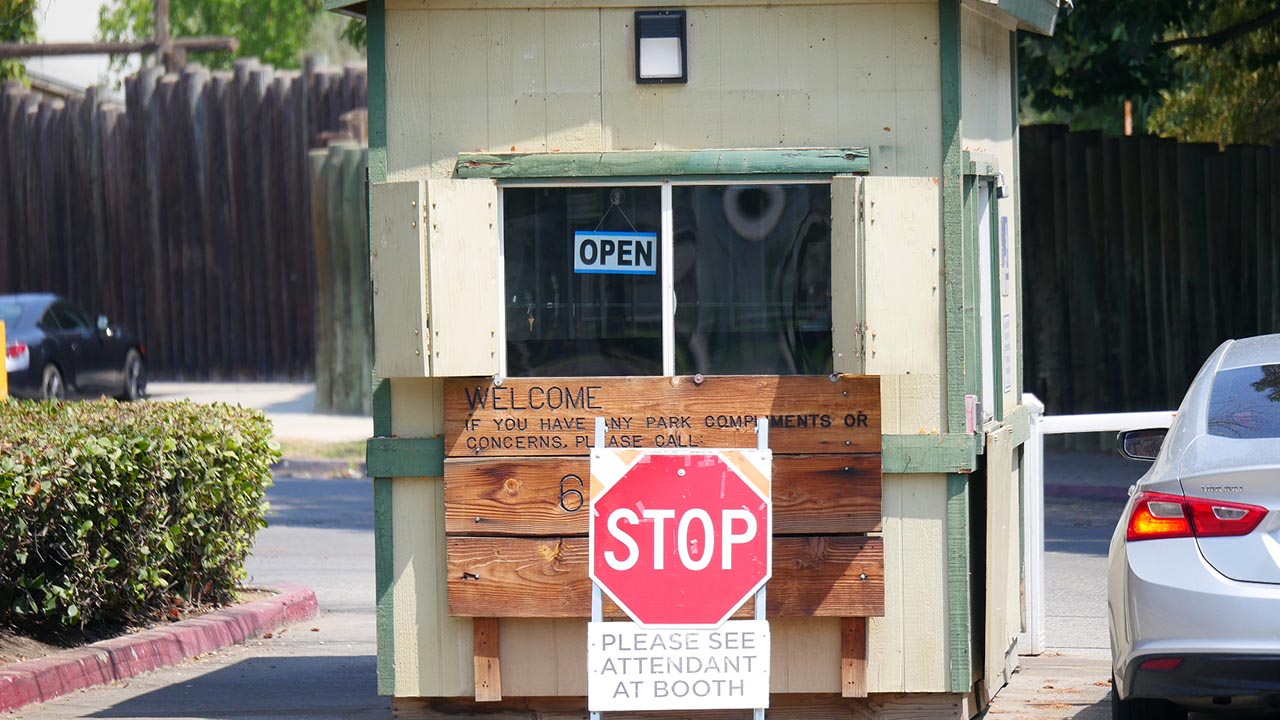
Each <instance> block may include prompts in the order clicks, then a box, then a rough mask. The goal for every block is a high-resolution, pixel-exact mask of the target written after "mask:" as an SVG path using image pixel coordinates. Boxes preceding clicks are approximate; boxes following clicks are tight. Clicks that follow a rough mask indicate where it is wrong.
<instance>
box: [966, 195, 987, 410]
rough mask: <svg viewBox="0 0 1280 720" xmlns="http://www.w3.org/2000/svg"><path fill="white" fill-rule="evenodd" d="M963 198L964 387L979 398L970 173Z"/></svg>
mask: <svg viewBox="0 0 1280 720" xmlns="http://www.w3.org/2000/svg"><path fill="white" fill-rule="evenodd" d="M963 183H964V200H963V202H962V203H961V207H962V208H963V209H962V211H961V217H962V218H963V227H964V231H963V237H962V239H961V246H962V247H963V248H964V250H963V251H962V255H963V257H964V263H963V266H964V275H965V278H972V280H971V281H970V282H964V281H963V280H962V281H961V285H963V288H962V290H961V297H963V298H964V299H963V301H962V302H963V304H962V306H961V315H960V317H961V326H962V327H963V328H964V345H965V353H964V391H965V393H966V394H969V395H976V396H977V397H978V398H979V399H981V398H982V373H983V369H984V368H983V367H982V330H981V328H979V327H978V309H979V305H980V304H981V303H982V294H981V292H980V290H979V287H978V282H979V278H980V277H981V274H980V270H981V267H982V265H981V262H980V259H979V257H978V226H979V225H980V222H979V220H980V213H979V212H978V207H979V205H978V203H979V199H978V192H979V188H980V186H979V185H978V179H977V177H976V176H973V175H966V176H965V177H964V181H963ZM978 424H979V425H981V424H982V418H980V417H979V418H978Z"/></svg>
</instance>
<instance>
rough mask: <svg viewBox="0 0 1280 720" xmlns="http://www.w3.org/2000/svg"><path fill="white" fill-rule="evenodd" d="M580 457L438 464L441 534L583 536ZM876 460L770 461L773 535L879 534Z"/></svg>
mask: <svg viewBox="0 0 1280 720" xmlns="http://www.w3.org/2000/svg"><path fill="white" fill-rule="evenodd" d="M590 473H591V466H590V462H589V461H588V459H587V458H586V457H541V458H495V459H492V460H490V459H471V458H460V459H451V460H446V461H445V464H444V478H445V490H444V501H445V531H446V532H447V533H448V534H449V535H484V536H520V535H527V536H542V537H551V536H557V537H558V536H566V535H586V534H587V520H588V517H589V512H588V511H589V507H590V502H591V487H590V486H591V483H590ZM880 484H881V473H880V457H879V456H878V455H778V456H775V457H774V460H773V532H774V534H775V535H815V534H821V535H839V534H857V533H867V532H875V531H877V530H879V529H880V520H881V513H880V492H881V491H880Z"/></svg>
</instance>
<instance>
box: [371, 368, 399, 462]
mask: <svg viewBox="0 0 1280 720" xmlns="http://www.w3.org/2000/svg"><path fill="white" fill-rule="evenodd" d="M373 434H374V436H375V437H391V436H392V435H393V434H394V433H393V431H392V429H391V381H390V380H376V379H375V380H374V382H373ZM371 477H372V476H371Z"/></svg>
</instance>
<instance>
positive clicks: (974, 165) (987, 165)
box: [961, 150, 1000, 177]
mask: <svg viewBox="0 0 1280 720" xmlns="http://www.w3.org/2000/svg"><path fill="white" fill-rule="evenodd" d="M961 164H962V165H963V166H964V174H965V175H985V176H987V177H995V176H996V175H999V174H1000V160H999V159H998V158H997V157H996V156H994V155H989V154H987V153H984V152H974V151H970V150H965V151H964V155H963V156H962V160H961Z"/></svg>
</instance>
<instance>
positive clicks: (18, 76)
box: [0, 0, 36, 82]
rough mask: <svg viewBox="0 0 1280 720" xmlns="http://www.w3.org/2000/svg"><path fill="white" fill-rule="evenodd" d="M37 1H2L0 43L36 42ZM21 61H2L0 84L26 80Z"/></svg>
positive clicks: (25, 72)
mask: <svg viewBox="0 0 1280 720" xmlns="http://www.w3.org/2000/svg"><path fill="white" fill-rule="evenodd" d="M35 39H36V0H0V42H34V41H35ZM26 78H27V69H26V66H25V65H23V63H22V60H21V59H12V60H0V82H3V81H5V80H26Z"/></svg>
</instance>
